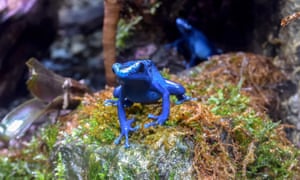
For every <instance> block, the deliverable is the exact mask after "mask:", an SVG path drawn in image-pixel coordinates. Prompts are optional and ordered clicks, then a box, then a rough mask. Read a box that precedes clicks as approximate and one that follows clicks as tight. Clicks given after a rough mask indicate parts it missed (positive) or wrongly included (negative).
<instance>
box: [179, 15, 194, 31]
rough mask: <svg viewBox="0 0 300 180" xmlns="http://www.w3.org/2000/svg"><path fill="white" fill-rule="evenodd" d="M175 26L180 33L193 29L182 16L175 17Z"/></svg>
mask: <svg viewBox="0 0 300 180" xmlns="http://www.w3.org/2000/svg"><path fill="white" fill-rule="evenodd" d="M176 26H177V28H178V30H179V31H180V32H181V33H182V34H187V33H189V32H190V31H191V30H192V29H193V27H192V25H190V24H189V23H188V22H187V21H186V20H185V19H182V18H177V19H176Z"/></svg>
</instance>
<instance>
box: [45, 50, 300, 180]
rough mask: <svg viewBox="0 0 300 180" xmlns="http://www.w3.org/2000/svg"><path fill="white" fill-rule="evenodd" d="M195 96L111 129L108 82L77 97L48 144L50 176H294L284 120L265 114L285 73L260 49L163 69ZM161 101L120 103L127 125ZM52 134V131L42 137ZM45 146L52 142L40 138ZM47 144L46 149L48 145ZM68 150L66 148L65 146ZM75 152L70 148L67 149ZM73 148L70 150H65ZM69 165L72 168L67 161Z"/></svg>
mask: <svg viewBox="0 0 300 180" xmlns="http://www.w3.org/2000/svg"><path fill="white" fill-rule="evenodd" d="M168 77H170V79H171V80H174V81H177V82H179V83H181V84H183V86H184V87H186V90H187V94H188V95H190V96H192V97H194V98H197V100H193V101H189V102H185V103H183V104H181V105H175V103H174V102H175V99H173V98H171V102H172V103H171V107H170V116H169V119H168V121H167V122H166V124H165V125H163V126H157V127H152V128H149V129H145V128H141V129H139V130H138V131H136V132H133V133H131V134H130V137H129V140H130V143H131V145H132V146H131V147H130V148H129V149H125V148H124V146H123V145H124V144H122V143H124V142H123V141H122V142H121V144H119V145H114V144H113V140H114V139H115V138H116V137H117V136H118V135H119V123H118V117H117V108H116V107H114V106H105V105H104V101H105V100H106V99H111V98H112V91H113V89H112V88H107V89H105V90H103V91H100V92H97V93H95V94H94V95H93V96H85V97H84V99H83V100H82V104H81V106H80V107H79V108H78V109H77V110H76V111H74V112H72V113H71V114H70V115H68V116H64V117H61V118H60V122H61V123H62V126H59V129H60V132H59V133H58V134H59V135H58V137H57V142H56V143H55V145H54V147H49V150H50V152H49V153H50V154H52V161H53V162H54V163H53V168H52V171H54V173H55V176H56V177H57V178H58V179H59V178H66V179H68V178H74V177H75V178H76V177H83V179H87V178H88V179H107V178H108V179H120V178H121V179H122V178H123V179H126V178H128V179H130V178H150V179H151V178H152V179H156V178H168V179H181V178H182V177H184V179H197V178H200V179H201V178H210V179H211V178H212V179H237V178H241V179H247V178H249V179H252V178H254V179H255V178H261V179H274V178H279V179H285V178H289V179H293V178H294V179H297V178H299V177H300V174H299V172H300V165H299V157H300V156H299V149H297V148H296V147H295V146H294V145H293V144H292V143H290V141H289V140H288V139H287V138H286V134H285V131H284V130H285V128H286V127H288V126H287V125H284V124H281V123H280V122H273V121H272V120H271V119H270V118H269V115H268V114H267V112H268V111H267V110H268V107H269V106H270V105H276V99H277V98H276V97H277V96H278V92H276V89H274V87H276V84H278V83H284V82H285V81H286V78H285V76H284V75H283V74H282V73H281V72H280V71H279V70H278V69H277V68H276V67H275V66H274V65H273V64H272V63H271V60H270V59H268V58H265V57H263V56H257V55H254V54H247V53H230V54H225V55H221V56H214V57H212V59H211V60H209V61H207V62H206V63H203V64H201V65H199V66H197V67H195V68H194V69H192V70H190V71H187V72H185V73H184V74H181V75H179V76H175V75H168ZM160 111H161V103H157V104H152V105H140V104H134V105H133V106H132V107H130V108H127V109H126V113H127V118H135V125H139V126H140V127H143V125H144V124H145V123H148V122H149V121H150V119H148V117H147V115H148V114H149V113H152V114H159V113H160ZM48 139H52V140H53V139H55V138H48ZM45 142H46V144H48V145H49V146H53V144H54V143H53V142H52V141H51V143H47V140H46V141H45ZM51 149H53V150H52V151H51ZM72 151H74V152H72ZM74 153H75V154H74ZM72 154H74V155H72ZM74 167H75V168H74Z"/></svg>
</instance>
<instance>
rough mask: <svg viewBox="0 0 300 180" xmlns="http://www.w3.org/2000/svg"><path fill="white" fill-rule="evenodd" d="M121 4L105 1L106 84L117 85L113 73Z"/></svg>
mask: <svg viewBox="0 0 300 180" xmlns="http://www.w3.org/2000/svg"><path fill="white" fill-rule="evenodd" d="M121 7H122V5H121V2H119V1H118V0H105V1H104V24H103V42H102V43H103V57H104V66H105V76H106V84H107V85H109V86H112V85H115V83H116V78H115V75H114V73H113V72H112V69H111V67H112V65H113V63H115V62H116V32H117V25H118V21H119V16H120V10H121Z"/></svg>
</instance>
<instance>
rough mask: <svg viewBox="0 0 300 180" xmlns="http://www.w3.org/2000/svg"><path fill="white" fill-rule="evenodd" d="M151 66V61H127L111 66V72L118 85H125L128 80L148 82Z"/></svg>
mask: <svg viewBox="0 0 300 180" xmlns="http://www.w3.org/2000/svg"><path fill="white" fill-rule="evenodd" d="M153 66H154V64H153V62H152V61H151V60H137V61H128V62H126V63H123V64H120V63H115V64H113V66H112V71H113V72H114V73H115V74H116V76H117V78H118V79H119V81H120V83H126V82H129V81H130V80H142V81H150V80H151V77H152V69H153Z"/></svg>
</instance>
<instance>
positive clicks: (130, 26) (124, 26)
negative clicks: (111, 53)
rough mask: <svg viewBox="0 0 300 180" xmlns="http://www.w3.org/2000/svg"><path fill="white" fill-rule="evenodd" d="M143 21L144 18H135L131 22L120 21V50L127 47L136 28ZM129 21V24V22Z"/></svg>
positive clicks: (118, 36) (118, 43) (118, 32)
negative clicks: (127, 42)
mask: <svg viewBox="0 0 300 180" xmlns="http://www.w3.org/2000/svg"><path fill="white" fill-rule="evenodd" d="M142 19H143V17H142V16H137V17H133V18H132V19H130V20H127V21H126V20H124V19H120V20H119V22H118V31H117V37H116V46H117V47H118V48H119V49H123V48H125V47H126V41H127V40H128V39H129V37H130V36H131V35H132V32H133V31H134V29H135V26H136V25H137V24H138V23H139V22H140V21H141V20H142ZM128 21H129V22H128Z"/></svg>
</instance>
